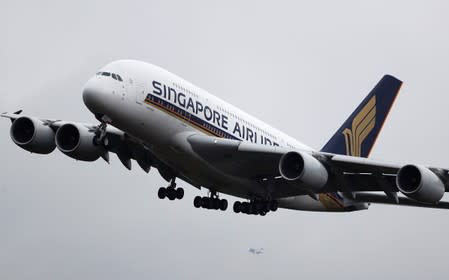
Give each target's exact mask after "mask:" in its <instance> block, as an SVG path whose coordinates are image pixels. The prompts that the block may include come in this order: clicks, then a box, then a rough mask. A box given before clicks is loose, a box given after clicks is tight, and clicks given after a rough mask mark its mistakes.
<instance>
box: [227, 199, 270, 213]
mask: <svg viewBox="0 0 449 280" xmlns="http://www.w3.org/2000/svg"><path fill="white" fill-rule="evenodd" d="M277 209H278V203H277V201H276V200H269V201H266V200H251V201H250V202H246V201H245V202H240V201H236V202H234V206H233V210H234V212H235V213H243V214H248V215H261V216H265V215H266V214H267V213H268V212H270V211H273V212H275V211H276V210H277Z"/></svg>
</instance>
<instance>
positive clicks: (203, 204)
mask: <svg viewBox="0 0 449 280" xmlns="http://www.w3.org/2000/svg"><path fill="white" fill-rule="evenodd" d="M201 207H203V208H206V209H209V198H208V197H202V198H201Z"/></svg>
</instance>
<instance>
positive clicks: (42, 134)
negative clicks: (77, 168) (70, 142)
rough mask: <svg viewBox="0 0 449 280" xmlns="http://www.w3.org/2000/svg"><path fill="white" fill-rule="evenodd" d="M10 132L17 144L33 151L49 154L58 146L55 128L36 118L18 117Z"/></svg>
mask: <svg viewBox="0 0 449 280" xmlns="http://www.w3.org/2000/svg"><path fill="white" fill-rule="evenodd" d="M9 134H10V136H11V139H12V141H13V142H14V143H15V144H16V145H17V146H19V147H21V148H22V149H25V150H27V151H29V152H32V153H37V154H49V153H51V152H53V150H54V149H55V147H56V145H55V133H54V131H53V129H51V127H49V126H48V125H45V124H44V123H43V122H42V121H41V120H39V119H36V118H30V117H20V118H18V119H16V120H15V121H14V122H13V123H12V125H11V129H10V133H9Z"/></svg>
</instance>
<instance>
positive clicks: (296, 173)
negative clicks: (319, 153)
mask: <svg viewBox="0 0 449 280" xmlns="http://www.w3.org/2000/svg"><path fill="white" fill-rule="evenodd" d="M279 172H280V173H281V176H282V177H283V178H284V179H286V180H288V181H296V180H300V181H301V182H303V183H304V186H305V187H306V188H309V189H311V190H319V189H320V188H322V187H323V186H324V185H325V184H326V183H327V179H328V172H327V170H326V168H325V167H324V166H323V164H322V163H321V162H320V161H319V160H317V159H316V158H314V157H313V156H312V155H310V154H308V153H304V152H288V153H286V154H284V155H283V156H282V157H281V159H280V161H279Z"/></svg>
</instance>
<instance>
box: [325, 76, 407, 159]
mask: <svg viewBox="0 0 449 280" xmlns="http://www.w3.org/2000/svg"><path fill="white" fill-rule="evenodd" d="M401 85H402V82H401V81H399V80H398V79H396V78H395V77H393V76H390V75H385V76H384V77H383V78H382V80H380V81H379V83H378V84H377V85H376V86H375V87H374V89H373V90H372V91H371V92H370V93H369V94H368V96H367V97H366V98H365V99H364V100H363V101H362V103H360V105H359V106H358V107H357V109H355V111H354V112H353V113H352V114H351V116H349V118H348V119H347V120H346V121H345V123H344V124H343V125H342V126H341V127H340V128H339V129H338V130H337V132H336V133H335V134H334V136H332V138H331V139H330V140H329V142H327V144H326V145H324V147H323V148H322V149H321V151H322V152H326V153H334V154H341V155H349V156H357V157H368V156H369V154H370V152H371V149H372V148H373V146H374V143H375V142H376V139H377V136H379V133H380V130H381V129H382V126H383V124H384V122H385V119H386V118H387V116H388V113H389V112H390V109H391V107H392V105H393V102H394V100H395V99H396V96H397V95H398V92H399V89H400V88H401Z"/></svg>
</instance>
